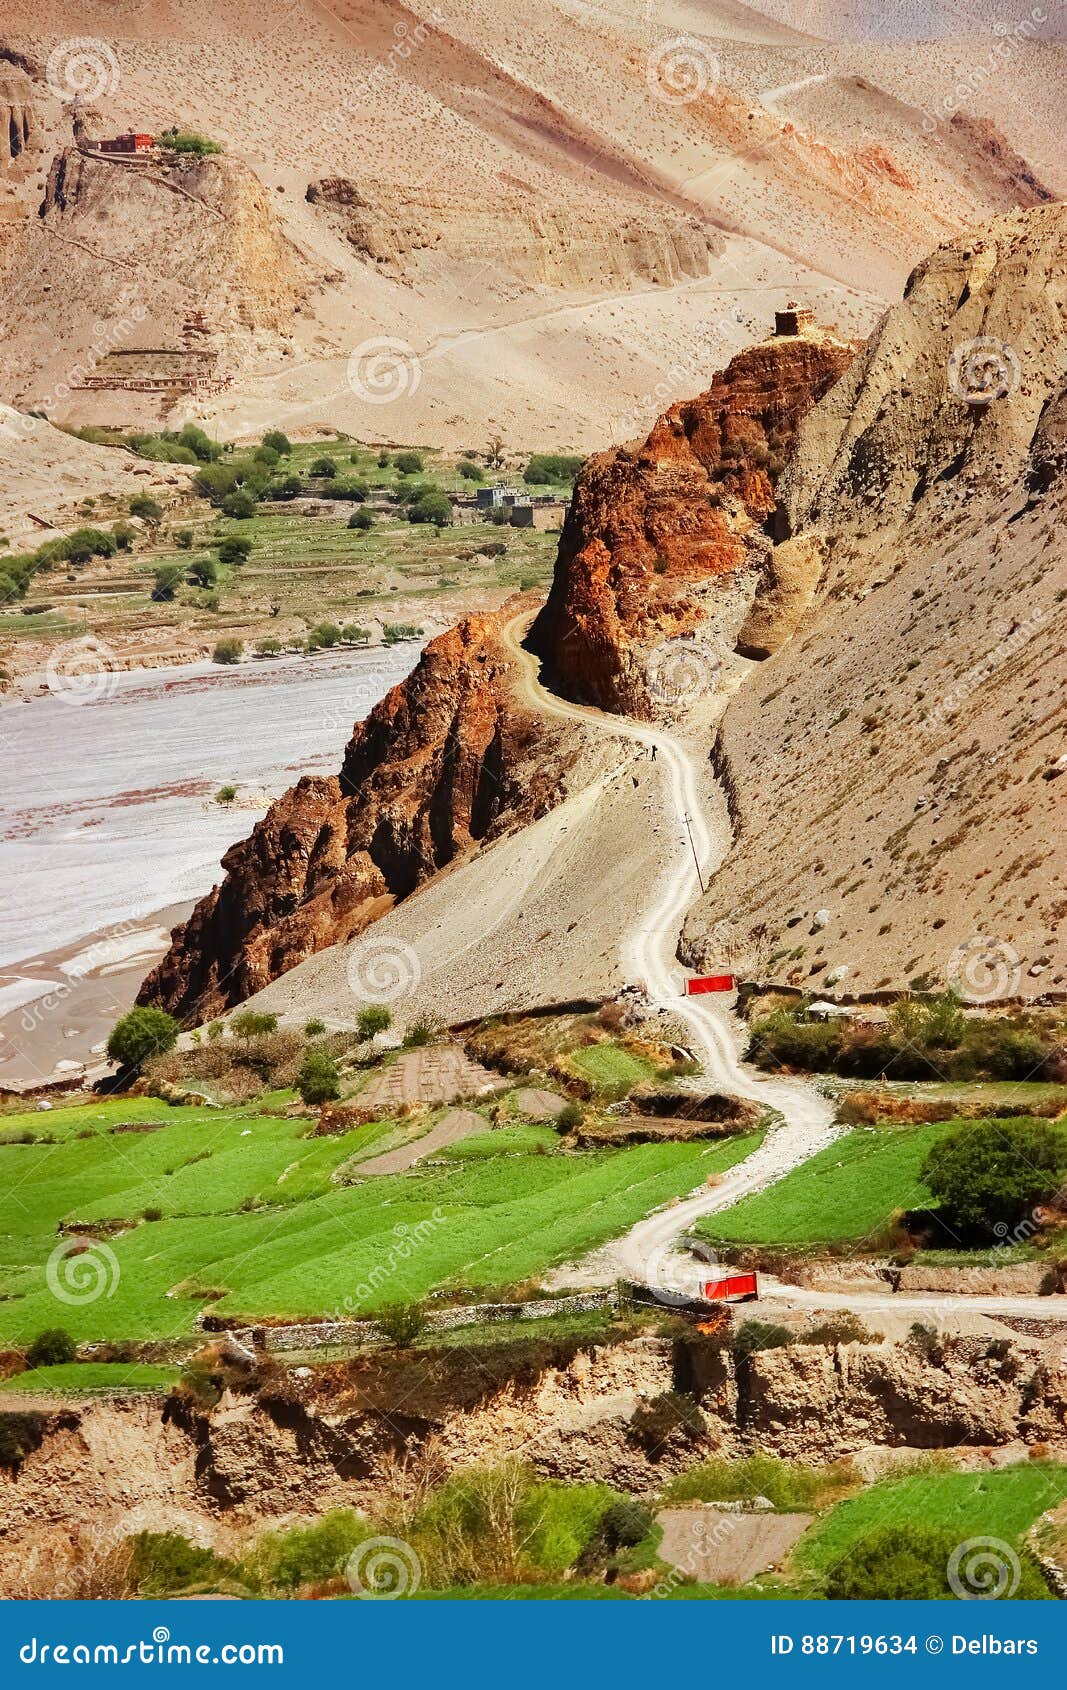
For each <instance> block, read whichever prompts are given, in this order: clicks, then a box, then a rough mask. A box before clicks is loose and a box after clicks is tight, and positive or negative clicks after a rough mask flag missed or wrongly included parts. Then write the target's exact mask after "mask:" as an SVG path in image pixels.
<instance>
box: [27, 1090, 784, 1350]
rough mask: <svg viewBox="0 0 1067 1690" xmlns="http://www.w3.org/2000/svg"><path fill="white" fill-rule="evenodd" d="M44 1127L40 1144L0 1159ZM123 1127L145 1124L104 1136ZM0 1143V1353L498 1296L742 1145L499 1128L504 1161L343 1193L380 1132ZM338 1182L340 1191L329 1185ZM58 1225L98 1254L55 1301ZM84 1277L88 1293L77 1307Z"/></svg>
mask: <svg viewBox="0 0 1067 1690" xmlns="http://www.w3.org/2000/svg"><path fill="white" fill-rule="evenodd" d="M79 1118H80V1122H81V1124H79ZM42 1119H43V1120H44V1121H46V1122H47V1129H46V1130H47V1131H48V1132H49V1133H53V1134H54V1135H55V1139H56V1142H54V1143H32V1144H19V1143H17V1142H14V1143H13V1142H10V1139H11V1138H17V1137H18V1135H19V1134H20V1133H21V1132H24V1131H31V1130H32V1131H34V1132H39V1131H41V1130H42ZM131 1121H133V1122H139V1123H141V1124H144V1123H146V1122H152V1123H158V1127H157V1130H153V1131H142V1132H115V1131H114V1130H112V1129H113V1128H114V1127H115V1126H116V1125H118V1124H120V1123H122V1122H127V1123H129V1122H131ZM4 1126H5V1129H6V1131H7V1133H8V1136H9V1142H7V1143H6V1144H5V1145H4V1146H2V1147H0V1175H2V1176H3V1177H2V1181H0V1282H2V1283H3V1285H4V1288H5V1291H6V1293H7V1299H6V1300H5V1301H0V1341H8V1342H25V1341H27V1340H28V1339H30V1338H32V1337H33V1336H34V1335H35V1334H36V1333H37V1332H38V1331H40V1330H41V1329H42V1328H44V1327H49V1326H56V1325H62V1326H64V1327H66V1329H67V1330H68V1331H69V1332H70V1333H71V1334H72V1336H74V1337H75V1338H76V1339H77V1340H79V1341H82V1342H88V1341H98V1340H109V1339H110V1340H115V1339H122V1338H130V1339H137V1338H141V1339H145V1338H165V1337H168V1336H175V1337H177V1336H181V1335H183V1334H186V1333H189V1332H191V1331H192V1330H193V1328H194V1324H195V1320H196V1316H197V1314H198V1312H199V1310H200V1309H201V1308H202V1307H203V1306H204V1305H205V1304H207V1303H211V1304H212V1305H213V1306H215V1307H217V1309H218V1311H219V1312H220V1313H223V1314H225V1315H227V1316H230V1317H232V1318H233V1319H234V1320H235V1321H237V1320H238V1319H240V1318H243V1317H249V1318H251V1317H253V1316H260V1315H273V1316H280V1317H292V1318H300V1317H303V1316H316V1315H328V1314H333V1313H337V1314H339V1315H347V1314H357V1315H358V1314H362V1313H367V1312H370V1311H372V1310H373V1309H375V1308H377V1307H381V1306H382V1304H384V1303H387V1302H394V1301H397V1300H403V1299H408V1298H421V1297H424V1296H425V1295H427V1294H428V1293H429V1292H430V1291H431V1290H434V1289H435V1288H437V1287H441V1286H457V1287H472V1288H474V1289H475V1290H479V1291H481V1290H484V1289H487V1288H490V1287H501V1286H510V1285H514V1284H517V1283H520V1282H522V1281H523V1280H525V1279H527V1278H529V1277H531V1276H532V1275H534V1274H536V1273H538V1272H540V1271H542V1270H544V1269H545V1268H547V1267H549V1266H552V1265H555V1264H556V1263H559V1262H562V1261H567V1260H569V1259H570V1258H572V1257H574V1256H577V1255H580V1254H581V1253H582V1252H584V1251H586V1250H589V1249H593V1248H595V1247H596V1246H597V1245H600V1244H602V1243H604V1242H605V1241H606V1240H608V1239H610V1238H612V1237H614V1236H616V1235H617V1234H619V1233H620V1232H623V1231H625V1229H626V1228H627V1227H628V1226H630V1225H631V1224H633V1222H635V1221H636V1220H638V1219H639V1218H640V1217H641V1216H642V1215H644V1214H647V1213H648V1211H649V1210H651V1209H654V1208H656V1207H658V1206H659V1205H660V1204H662V1203H665V1202H667V1201H668V1200H670V1199H671V1198H673V1197H677V1196H681V1195H684V1194H685V1193H687V1192H689V1191H692V1190H693V1189H695V1187H697V1186H698V1185H700V1184H701V1183H702V1182H703V1181H704V1180H705V1179H707V1177H708V1176H709V1175H710V1174H711V1173H713V1172H721V1171H723V1170H724V1169H726V1168H728V1167H730V1166H732V1164H733V1163H734V1162H736V1161H738V1160H739V1159H740V1158H741V1157H743V1156H745V1155H747V1154H748V1153H749V1151H750V1150H752V1149H753V1148H754V1147H755V1145H756V1144H757V1143H758V1141H759V1140H758V1135H750V1136H749V1137H747V1138H743V1139H732V1140H728V1141H726V1142H723V1143H720V1144H715V1145H705V1144H699V1143H697V1144H659V1145H638V1146H634V1147H633V1148H630V1149H626V1150H621V1151H604V1152H601V1151H598V1152H583V1153H579V1154H575V1153H573V1152H568V1151H565V1150H562V1149H559V1148H550V1139H551V1135H548V1137H546V1136H544V1134H543V1133H542V1134H540V1135H538V1136H537V1138H536V1140H534V1141H533V1142H531V1135H530V1132H529V1130H528V1129H511V1130H504V1131H502V1132H501V1133H500V1134H499V1135H498V1136H499V1139H500V1150H501V1152H502V1154H492V1153H486V1152H489V1151H491V1146H487V1145H486V1144H485V1142H484V1140H482V1139H479V1140H476V1141H471V1142H475V1143H476V1144H477V1145H478V1148H479V1151H481V1152H482V1153H480V1154H475V1155H473V1156H472V1155H471V1154H469V1149H470V1142H468V1144H467V1145H463V1146H457V1147H456V1151H455V1152H454V1153H453V1154H452V1155H451V1156H450V1157H448V1158H447V1159H446V1160H445V1162H444V1165H443V1166H437V1167H427V1168H425V1169H418V1168H415V1169H412V1170H411V1171H409V1172H408V1173H405V1174H397V1175H391V1176H382V1177H378V1178H367V1179H365V1180H363V1181H358V1174H359V1160H360V1159H361V1158H362V1157H364V1156H366V1155H369V1154H370V1153H371V1152H377V1151H378V1150H380V1149H381V1148H382V1147H383V1146H384V1145H386V1144H388V1143H389V1142H390V1140H391V1139H392V1138H393V1136H394V1134H395V1132H396V1129H395V1128H394V1127H393V1126H392V1124H391V1123H389V1122H380V1123H374V1124H373V1125H371V1126H369V1127H359V1128H357V1129H355V1130H354V1131H353V1132H350V1133H347V1134H346V1135H344V1136H343V1137H340V1138H320V1139H309V1138H302V1137H301V1136H300V1135H301V1133H302V1132H303V1131H304V1130H305V1127H306V1122H304V1121H302V1120H297V1119H294V1120H283V1119H280V1118H278V1117H273V1116H265V1115H257V1114H255V1113H254V1112H252V1111H241V1110H228V1111H227V1110H204V1109H183V1108H169V1107H168V1106H167V1105H165V1104H161V1103H159V1102H157V1101H155V1100H152V1099H139V1100H136V1101H134V1100H130V1101H127V1102H121V1101H120V1102H119V1103H107V1104H99V1105H96V1104H94V1105H92V1106H90V1107H89V1108H88V1109H85V1110H72V1109H68V1110H55V1111H53V1112H52V1113H51V1114H49V1115H47V1116H45V1117H42V1116H41V1115H38V1114H34V1115H23V1116H7V1117H5V1120H4ZM546 1150H547V1151H548V1153H547V1154H546V1153H545V1152H546ZM342 1166H343V1168H344V1175H343V1178H344V1180H345V1182H346V1183H344V1184H335V1183H334V1182H333V1181H332V1179H331V1176H332V1175H333V1173H334V1171H335V1170H336V1169H340V1168H341V1167H342ZM353 1182H358V1183H353ZM146 1211H147V1215H148V1216H150V1217H151V1218H145V1217H146ZM61 1226H62V1228H63V1232H64V1234H69V1233H71V1232H74V1233H79V1232H84V1233H92V1234H93V1235H94V1236H95V1237H96V1239H97V1240H98V1241H97V1242H96V1243H95V1244H93V1245H91V1247H90V1249H89V1250H88V1251H87V1252H86V1254H85V1255H83V1256H81V1257H73V1258H69V1259H67V1260H66V1261H65V1262H64V1263H62V1264H61V1266H62V1270H63V1271H62V1272H61V1273H60V1274H59V1275H58V1283H59V1285H60V1287H61V1289H62V1290H63V1291H64V1292H65V1293H66V1298H65V1299H64V1297H57V1295H56V1294H55V1291H54V1289H53V1288H50V1286H49V1282H48V1277H47V1274H46V1264H47V1263H48V1260H49V1257H50V1255H52V1253H53V1252H54V1251H55V1250H56V1248H57V1245H59V1244H60V1242H61V1238H62V1236H63V1234H61V1232H60V1227H61ZM94 1270H95V1272H96V1274H97V1277H98V1282H99V1283H101V1284H102V1285H103V1286H104V1289H103V1291H102V1292H101V1294H98V1295H96V1296H93V1297H92V1298H89V1297H88V1296H85V1297H83V1296H82V1295H81V1292H82V1290H83V1288H84V1285H85V1284H91V1283H92V1280H93V1275H94ZM78 1273H80V1274H81V1275H82V1276H83V1278H82V1281H81V1283H79V1281H78V1278H77V1274H78ZM52 1279H53V1286H54V1284H55V1283H56V1281H57V1270H56V1269H55V1268H53V1274H52Z"/></svg>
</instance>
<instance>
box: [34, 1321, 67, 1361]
mask: <svg viewBox="0 0 1067 1690" xmlns="http://www.w3.org/2000/svg"><path fill="white" fill-rule="evenodd" d="M77 1353H78V1350H77V1346H76V1344H75V1342H74V1339H73V1338H72V1337H71V1335H70V1333H69V1332H65V1331H64V1330H63V1328H62V1327H61V1326H50V1327H48V1328H47V1329H46V1330H45V1331H44V1332H38V1334H37V1336H36V1338H35V1339H34V1340H33V1343H32V1344H31V1345H30V1347H29V1349H28V1350H27V1351H26V1366H27V1367H63V1366H64V1365H65V1364H66V1363H67V1362H70V1361H73V1360H74V1359H75V1357H76V1356H77Z"/></svg>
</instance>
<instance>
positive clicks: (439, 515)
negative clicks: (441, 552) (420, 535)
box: [408, 493, 452, 528]
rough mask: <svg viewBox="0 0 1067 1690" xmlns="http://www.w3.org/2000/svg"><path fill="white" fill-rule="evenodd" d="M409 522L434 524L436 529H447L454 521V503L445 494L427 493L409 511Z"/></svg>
mask: <svg viewBox="0 0 1067 1690" xmlns="http://www.w3.org/2000/svg"><path fill="white" fill-rule="evenodd" d="M408 521H409V522H432V523H433V524H434V527H435V528H447V527H448V525H449V523H450V522H451V521H452V501H451V500H450V499H449V498H448V496H447V494H445V493H425V494H423V496H422V497H421V498H420V499H419V500H418V501H417V502H416V503H415V504H413V505H411V506H410V508H409V510H408Z"/></svg>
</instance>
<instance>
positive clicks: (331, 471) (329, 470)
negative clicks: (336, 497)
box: [308, 458, 337, 481]
mask: <svg viewBox="0 0 1067 1690" xmlns="http://www.w3.org/2000/svg"><path fill="white" fill-rule="evenodd" d="M308 474H309V475H316V476H320V477H324V478H325V479H326V480H327V481H332V480H333V478H334V476H335V475H336V474H337V465H336V463H335V462H334V460H333V459H332V458H316V459H315V461H314V462H313V464H312V465H311V468H310V469H309V470H308Z"/></svg>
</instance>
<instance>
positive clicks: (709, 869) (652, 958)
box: [504, 614, 837, 1295]
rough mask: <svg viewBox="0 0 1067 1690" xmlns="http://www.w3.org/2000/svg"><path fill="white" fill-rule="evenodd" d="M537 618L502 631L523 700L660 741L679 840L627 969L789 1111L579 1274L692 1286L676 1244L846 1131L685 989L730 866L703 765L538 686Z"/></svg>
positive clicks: (704, 1057)
mask: <svg viewBox="0 0 1067 1690" xmlns="http://www.w3.org/2000/svg"><path fill="white" fill-rule="evenodd" d="M530 621H531V618H530V616H529V615H528V614H522V615H519V616H516V617H514V618H513V619H512V621H511V622H509V623H508V624H507V626H506V628H505V630H504V638H505V641H506V643H507V645H508V646H509V648H510V649H511V651H512V653H513V655H514V656H515V659H516V662H517V665H518V670H519V677H518V688H519V691H520V693H521V694H522V696H523V699H524V701H525V702H526V703H527V704H529V705H530V706H531V707H532V708H533V709H535V710H537V711H539V712H540V713H541V714H542V715H544V716H553V717H566V718H570V719H571V720H574V721H579V722H582V723H583V724H584V725H585V726H586V727H591V728H593V729H595V730H596V731H597V732H600V733H608V734H611V735H613V736H614V737H615V738H618V739H624V740H629V741H631V742H634V743H636V744H638V745H641V746H644V747H645V748H646V749H648V750H651V748H652V747H653V746H654V747H655V750H656V769H657V771H658V772H659V774H660V778H661V781H662V783H663V787H664V803H665V809H666V811H667V812H668V814H670V815H672V816H673V817H674V819H675V820H676V822H677V831H678V843H677V846H676V848H675V850H674V852H673V853H672V856H671V859H670V861H669V864H668V868H667V871H666V873H665V874H664V876H663V877H662V879H661V881H660V883H659V884H658V885H657V886H655V887H654V888H653V892H652V896H651V901H650V906H649V908H647V909H646V910H642V911H641V912H639V914H638V916H637V919H636V921H635V923H634V925H633V927H632V928H631V929H630V933H629V935H628V937H627V939H626V941H625V944H624V952H623V962H624V969H625V973H626V975H627V978H628V979H630V980H632V981H633V982H634V983H635V984H640V985H642V986H643V987H644V988H645V990H646V991H647V993H648V995H649V997H650V999H651V1000H652V1002H653V1004H654V1005H655V1007H656V1008H657V1009H662V1010H665V1011H667V1012H668V1013H669V1014H671V1015H672V1016H674V1017H675V1018H676V1019H677V1020H680V1021H683V1022H684V1023H685V1025H686V1026H687V1027H688V1029H689V1032H690V1035H691V1039H692V1042H693V1045H694V1046H695V1048H696V1050H697V1053H698V1055H699V1057H700V1059H701V1062H702V1064H703V1068H704V1074H705V1077H706V1079H707V1080H708V1081H709V1082H710V1083H711V1084H712V1085H714V1086H716V1087H719V1088H721V1089H722V1090H724V1091H727V1092H730V1093H732V1094H733V1095H734V1096H737V1097H744V1098H749V1099H751V1100H752V1102H754V1103H757V1104H759V1105H761V1106H762V1107H764V1108H766V1109H769V1110H774V1111H776V1113H777V1114H778V1116H779V1117H780V1124H776V1125H774V1126H772V1127H771V1128H770V1130H769V1131H768V1132H767V1135H766V1137H765V1139H764V1141H763V1143H762V1144H761V1146H760V1148H759V1149H758V1150H756V1151H754V1152H753V1154H752V1155H751V1156H748V1157H746V1158H745V1160H744V1161H743V1162H740V1163H738V1165H737V1167H735V1168H733V1169H731V1171H730V1172H729V1173H728V1174H726V1175H725V1176H724V1177H723V1178H722V1179H721V1181H720V1182H719V1183H718V1184H717V1185H715V1186H702V1187H701V1188H700V1190H699V1191H695V1192H694V1193H693V1194H692V1196H690V1197H687V1198H684V1199H683V1200H682V1201H681V1202H678V1203H675V1204H673V1205H672V1206H671V1207H670V1208H667V1209H660V1210H656V1211H655V1212H654V1213H653V1214H651V1215H648V1216H646V1217H645V1219H644V1220H642V1221H639V1222H638V1223H637V1225H636V1226H635V1227H633V1228H631V1230H630V1231H629V1232H628V1233H626V1234H625V1235H624V1236H623V1237H622V1238H620V1239H617V1240H616V1241H615V1242H614V1243H613V1244H611V1245H608V1246H606V1247H605V1249H604V1250H600V1251H597V1252H596V1253H595V1255H593V1256H590V1257H588V1258H587V1259H586V1261H585V1262H583V1263H582V1265H581V1270H580V1278H581V1279H582V1280H583V1281H585V1282H589V1283H593V1282H604V1283H606V1282H608V1281H610V1280H612V1279H615V1278H618V1277H619V1276H620V1275H622V1276H623V1277H626V1278H630V1279H635V1280H638V1281H642V1282H646V1283H648V1284H651V1285H653V1286H654V1287H656V1288H661V1289H662V1290H664V1291H666V1292H672V1293H677V1294H682V1295H684V1294H688V1293H689V1292H691V1291H693V1290H694V1289H695V1287H696V1285H697V1282H698V1280H699V1278H700V1277H701V1272H702V1269H701V1265H700V1264H699V1263H697V1262H696V1261H695V1260H694V1259H693V1258H691V1257H689V1256H686V1255H682V1254H679V1253H677V1252H676V1249H675V1246H676V1244H677V1241H678V1238H679V1237H680V1236H681V1234H682V1233H683V1232H685V1231H686V1229H687V1228H688V1227H690V1226H691V1225H692V1224H693V1222H694V1221H696V1220H698V1219H700V1217H701V1216H703V1215H711V1214H714V1213H715V1212H716V1211H717V1210H720V1209H727V1208H729V1207H730V1206H731V1205H732V1204H733V1203H736V1202H737V1201H738V1199H739V1198H741V1197H746V1196H748V1195H749V1194H750V1193H752V1192H754V1191H759V1190H761V1189H762V1188H763V1187H764V1186H766V1185H770V1184H772V1183H773V1182H774V1181H775V1180H777V1179H780V1178H781V1177H782V1175H783V1174H786V1173H788V1172H789V1170H790V1169H791V1168H795V1167H796V1166H797V1165H798V1164H799V1163H801V1162H805V1161H807V1159H808V1158H809V1157H810V1156H814V1155H815V1153H816V1151H819V1150H822V1149H823V1147H824V1146H825V1145H827V1144H829V1143H830V1142H831V1140H832V1139H833V1138H835V1137H836V1136H837V1130H836V1129H835V1127H834V1125H833V1111H832V1109H831V1107H830V1105H829V1103H827V1102H826V1100H825V1099H824V1098H822V1097H820V1096H819V1095H818V1093H817V1092H814V1091H813V1090H812V1089H811V1088H810V1087H808V1086H806V1085H804V1084H803V1083H802V1082H801V1081H799V1080H791V1079H776V1080H768V1079H764V1078H763V1076H762V1075H760V1074H758V1073H757V1072H756V1070H755V1069H753V1068H751V1067H749V1066H748V1065H747V1064H746V1063H743V1062H742V1061H741V1060H740V1058H739V1056H738V1044H739V1040H738V1036H737V1034H736V1033H735V1030H734V1024H733V1023H732V1020H731V1018H729V1017H728V1015H727V1014H726V1013H724V1012H723V1010H722V1009H720V1008H719V1007H718V1006H714V1007H713V1006H712V1005H711V1004H710V1003H707V1002H706V1001H705V1000H704V999H701V998H687V997H684V996H683V995H682V982H683V980H684V978H685V972H686V971H685V970H684V969H683V968H682V966H681V964H680V963H679V962H678V961H677V957H676V952H677V946H678V936H679V933H680V932H681V927H682V923H683V921H684V920H685V916H686V912H687V911H688V909H689V907H690V905H691V904H692V903H693V902H694V901H695V899H696V897H697V895H698V893H699V880H698V874H697V863H699V865H700V873H701V874H702V875H703V877H704V879H705V881H706V880H707V877H708V876H709V875H710V874H711V873H713V872H714V870H715V869H716V868H717V867H718V866H719V864H720V863H721V861H722V859H723V857H724V856H725V854H726V852H727V850H728V849H729V846H730V840H729V838H727V837H718V838H717V837H714V836H713V833H712V829H711V827H710V825H709V823H708V820H707V817H706V816H705V814H704V809H703V806H702V804H701V801H700V792H699V785H698V778H697V768H696V765H695V763H694V760H693V758H692V757H691V756H690V755H689V753H688V752H687V751H685V750H684V748H683V747H682V746H681V745H680V744H679V743H678V741H677V740H676V739H675V738H674V737H673V735H671V734H669V733H666V732H665V731H664V730H663V729H662V728H656V727H651V726H649V725H648V724H647V723H644V722H636V721H633V720H630V719H629V718H627V717H623V716H612V715H608V714H606V713H605V712H603V711H600V710H595V709H592V708H591V707H589V706H586V705H579V704H572V703H570V702H569V701H568V700H567V699H564V698H560V697H558V696H557V695H556V694H555V693H551V692H549V691H548V690H547V688H545V687H544V686H543V685H542V684H541V680H540V673H539V670H540V665H539V663H538V660H537V658H536V657H535V656H534V655H533V654H532V653H530V652H528V651H526V650H525V648H524V647H523V644H522V641H523V639H524V638H525V635H526V632H527V630H528V628H529V624H530ZM687 828H688V832H691V835H692V849H690V845H689V838H688V834H687ZM694 857H695V859H696V861H694ZM561 1271H562V1270H561ZM566 1277H567V1282H568V1283H573V1282H574V1279H575V1271H574V1270H573V1269H568V1270H566Z"/></svg>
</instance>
